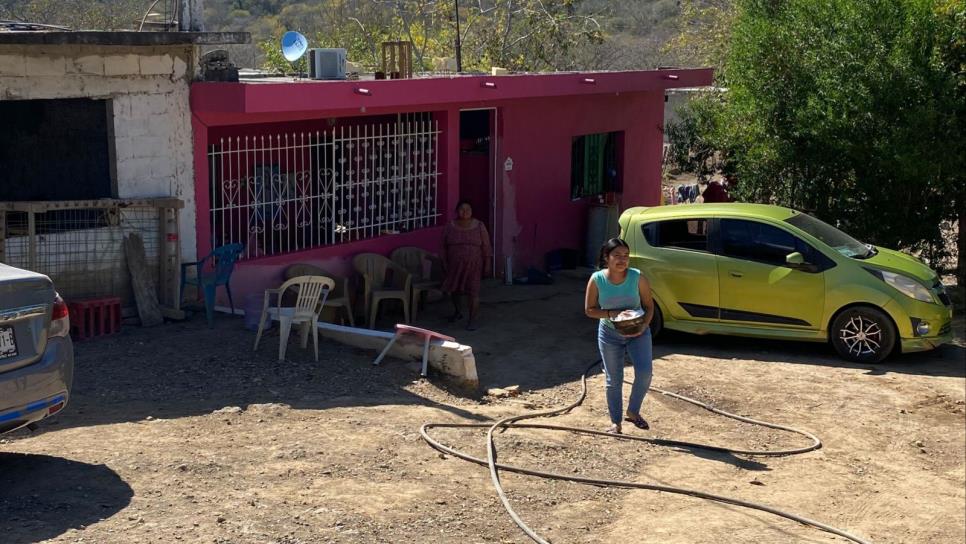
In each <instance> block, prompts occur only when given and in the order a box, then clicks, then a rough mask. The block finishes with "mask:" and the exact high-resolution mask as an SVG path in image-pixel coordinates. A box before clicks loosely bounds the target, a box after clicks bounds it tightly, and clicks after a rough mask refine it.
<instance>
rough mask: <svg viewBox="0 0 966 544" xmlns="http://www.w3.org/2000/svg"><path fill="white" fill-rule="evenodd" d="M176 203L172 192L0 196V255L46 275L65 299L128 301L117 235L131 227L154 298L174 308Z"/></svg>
mask: <svg viewBox="0 0 966 544" xmlns="http://www.w3.org/2000/svg"><path fill="white" fill-rule="evenodd" d="M180 207H181V202H180V201H177V200H174V199H145V200H111V199H103V200H94V201H70V202H0V262H3V263H5V264H8V265H10V266H15V267H17V268H23V269H26V270H32V271H34V272H39V273H41V274H45V275H47V276H49V277H50V278H51V280H53V282H54V285H55V286H56V288H57V291H58V292H59V293H60V294H61V296H63V297H64V298H65V299H68V300H69V299H71V298H86V297H99V296H119V297H121V299H122V301H123V304H124V305H125V306H132V305H133V292H132V289H131V280H130V273H129V271H128V267H127V262H126V260H125V257H124V249H123V242H124V238H125V237H126V236H128V235H130V234H137V235H138V236H140V238H141V240H142V241H143V243H144V252H145V256H146V258H147V267H148V272H149V274H150V277H151V279H152V280H153V282H154V285H155V286H157V287H158V294H159V300H161V301H162V302H163V303H165V304H167V305H169V306H172V307H177V306H176V304H174V303H175V301H174V300H173V298H174V296H173V292H172V285H173V283H172V282H173V281H176V279H175V280H173V279H172V278H171V277H170V276H172V274H174V275H175V276H176V274H177V272H176V270H175V269H176V268H177V260H178V255H177V242H178V237H177V230H176V224H177V209H179V208H180ZM172 221H173V223H174V226H172V225H171V224H170V223H171V222H172ZM172 229H174V231H173V237H172Z"/></svg>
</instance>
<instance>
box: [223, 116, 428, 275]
mask: <svg viewBox="0 0 966 544" xmlns="http://www.w3.org/2000/svg"><path fill="white" fill-rule="evenodd" d="M438 152H439V126H438V121H436V120H434V119H433V118H432V115H431V114H429V113H415V114H400V115H398V116H397V118H396V121H395V122H389V123H364V122H363V123H358V124H346V125H343V126H335V127H332V128H331V129H327V130H324V131H322V130H319V131H310V132H295V133H276V134H270V135H261V136H238V137H230V138H224V139H221V140H219V141H218V143H217V144H215V145H213V146H211V148H210V149H209V152H208V159H209V165H210V176H211V203H210V205H211V211H210V214H211V215H210V220H211V233H212V244H213V245H214V246H221V245H224V244H230V243H241V244H243V245H244V246H245V253H244V254H243V255H242V258H243V259H251V258H256V257H263V256H269V255H280V254H285V253H290V252H294V251H302V250H306V249H311V248H317V247H324V246H330V245H335V244H340V243H345V242H352V241H356V240H362V239H366V238H374V237H377V236H380V235H383V234H395V233H398V232H405V231H411V230H416V229H420V228H425V227H431V226H435V225H436V224H437V221H438V218H439V217H440V213H439V212H438V197H439V176H440V173H439V163H438Z"/></svg>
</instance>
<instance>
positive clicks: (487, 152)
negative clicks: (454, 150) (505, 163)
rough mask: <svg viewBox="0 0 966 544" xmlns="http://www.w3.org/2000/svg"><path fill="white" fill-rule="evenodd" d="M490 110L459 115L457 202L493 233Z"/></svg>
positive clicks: (492, 139)
mask: <svg viewBox="0 0 966 544" xmlns="http://www.w3.org/2000/svg"><path fill="white" fill-rule="evenodd" d="M495 111H496V110H493V109H479V110H463V111H460V200H467V201H469V203H470V205H471V206H473V216H474V217H476V218H477V219H479V220H480V221H482V222H483V223H484V224H485V225H486V228H487V229H488V230H489V231H490V233H491V234H492V233H493V157H494V142H495V138H494V133H493V130H492V129H493V125H494V114H495Z"/></svg>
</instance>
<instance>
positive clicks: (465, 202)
mask: <svg viewBox="0 0 966 544" xmlns="http://www.w3.org/2000/svg"><path fill="white" fill-rule="evenodd" d="M463 204H466V205H467V206H469V207H470V209H471V210H472V209H473V204H471V203H470V201H469V200H460V201H459V202H457V203H456V211H460V208H461V207H462V206H463Z"/></svg>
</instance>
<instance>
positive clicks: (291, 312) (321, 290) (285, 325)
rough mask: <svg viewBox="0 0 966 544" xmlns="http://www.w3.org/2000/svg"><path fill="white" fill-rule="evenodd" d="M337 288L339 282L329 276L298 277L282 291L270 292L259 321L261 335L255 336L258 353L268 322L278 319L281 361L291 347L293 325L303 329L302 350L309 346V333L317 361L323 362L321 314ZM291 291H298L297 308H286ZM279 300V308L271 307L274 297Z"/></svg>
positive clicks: (289, 281) (277, 301) (286, 284)
mask: <svg viewBox="0 0 966 544" xmlns="http://www.w3.org/2000/svg"><path fill="white" fill-rule="evenodd" d="M334 287H335V281H333V280H332V279H331V278H327V277H325V276H298V277H295V278H292V279H290V280H288V281H286V282H285V283H283V284H282V286H281V287H279V288H278V289H266V290H265V301H264V302H263V304H262V317H261V319H259V321H258V334H256V335H255V348H254V349H255V350H258V341H259V340H261V338H262V332H263V331H264V330H265V321H266V320H267V319H268V318H271V319H274V320H275V321H278V323H279V331H278V338H279V344H278V360H279V361H284V360H285V348H286V347H288V336H289V333H290V332H291V331H292V325H293V324H296V325H299V324H300V325H302V349H305V347H306V346H307V345H308V342H309V332H310V331H311V333H312V341H313V342H314V343H315V360H316V361H318V360H319V314H320V313H322V306H324V305H325V300H326V298H328V296H329V292H330V291H332V289H333V288H334ZM289 288H292V289H296V290H297V291H298V298H297V299H296V301H295V306H282V296H284V294H285V291H286V290H287V289H289ZM272 295H275V296H276V297H277V299H276V302H275V307H269V305H270V304H271V297H272Z"/></svg>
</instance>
